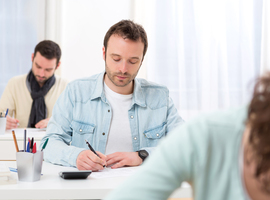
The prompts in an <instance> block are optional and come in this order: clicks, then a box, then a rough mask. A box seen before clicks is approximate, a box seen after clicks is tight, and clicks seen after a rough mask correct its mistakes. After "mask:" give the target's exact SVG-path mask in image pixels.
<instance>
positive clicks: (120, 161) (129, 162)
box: [106, 152, 142, 169]
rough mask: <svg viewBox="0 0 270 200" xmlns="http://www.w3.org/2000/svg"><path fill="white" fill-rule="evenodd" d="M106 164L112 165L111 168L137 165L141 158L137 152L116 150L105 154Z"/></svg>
mask: <svg viewBox="0 0 270 200" xmlns="http://www.w3.org/2000/svg"><path fill="white" fill-rule="evenodd" d="M106 162H107V165H108V166H109V165H112V166H111V168H112V169H115V168H119V167H123V166H138V165H140V164H142V159H141V158H140V157H139V155H138V152H116V153H112V154H109V155H107V159H106Z"/></svg>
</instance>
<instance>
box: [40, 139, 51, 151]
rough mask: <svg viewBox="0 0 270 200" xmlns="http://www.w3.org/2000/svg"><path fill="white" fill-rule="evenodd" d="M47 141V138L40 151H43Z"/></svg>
mask: <svg viewBox="0 0 270 200" xmlns="http://www.w3.org/2000/svg"><path fill="white" fill-rule="evenodd" d="M48 141H49V138H47V139H46V141H45V142H44V144H43V146H42V148H41V151H43V149H45V148H46V146H47V143H48Z"/></svg>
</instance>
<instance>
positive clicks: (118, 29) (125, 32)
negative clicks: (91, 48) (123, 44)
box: [103, 20, 148, 58]
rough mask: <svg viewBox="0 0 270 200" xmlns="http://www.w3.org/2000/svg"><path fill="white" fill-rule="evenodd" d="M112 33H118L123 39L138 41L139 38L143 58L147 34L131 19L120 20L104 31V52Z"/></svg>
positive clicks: (146, 44)
mask: <svg viewBox="0 0 270 200" xmlns="http://www.w3.org/2000/svg"><path fill="white" fill-rule="evenodd" d="M112 35H119V36H121V37H122V38H124V39H129V40H132V41H135V42H136V41H139V40H140V39H141V41H142V43H143V44H144V49H143V58H144V55H145V54H146V51H147V47H148V40H147V35H146V32H145V30H144V28H143V27H142V26H141V25H139V24H136V23H134V22H133V21H131V20H121V21H120V22H118V23H116V24H114V25H113V26H112V27H111V28H110V29H109V30H108V31H107V33H106V35H105V37H104V42H103V45H104V47H105V53H106V52H107V46H108V41H109V39H110V37H111V36H112Z"/></svg>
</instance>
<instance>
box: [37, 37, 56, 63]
mask: <svg viewBox="0 0 270 200" xmlns="http://www.w3.org/2000/svg"><path fill="white" fill-rule="evenodd" d="M37 52H39V53H40V54H41V55H42V56H43V57H45V58H47V59H49V60H51V59H53V58H56V60H57V61H56V66H57V65H58V63H59V60H60V58H61V49H60V47H59V45H58V44H56V43H55V42H53V41H51V40H43V41H41V42H40V43H38V44H37V46H36V47H35V51H34V57H35V56H36V54H37Z"/></svg>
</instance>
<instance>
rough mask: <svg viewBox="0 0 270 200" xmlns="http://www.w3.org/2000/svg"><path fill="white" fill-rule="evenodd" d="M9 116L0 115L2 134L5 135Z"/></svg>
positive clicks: (0, 132) (0, 131)
mask: <svg viewBox="0 0 270 200" xmlns="http://www.w3.org/2000/svg"><path fill="white" fill-rule="evenodd" d="M6 122H7V118H5V117H0V135H4V134H5V131H6Z"/></svg>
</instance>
